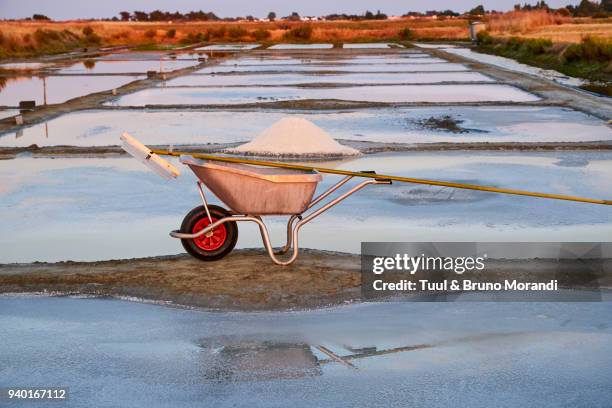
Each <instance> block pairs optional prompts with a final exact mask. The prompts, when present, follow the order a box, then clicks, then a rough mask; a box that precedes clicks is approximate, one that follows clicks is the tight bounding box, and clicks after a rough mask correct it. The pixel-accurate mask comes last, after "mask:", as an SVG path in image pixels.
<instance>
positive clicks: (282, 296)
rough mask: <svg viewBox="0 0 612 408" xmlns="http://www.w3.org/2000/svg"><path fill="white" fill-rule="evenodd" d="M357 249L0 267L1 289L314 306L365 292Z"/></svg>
mask: <svg viewBox="0 0 612 408" xmlns="http://www.w3.org/2000/svg"><path fill="white" fill-rule="evenodd" d="M360 284H361V276H360V258H359V256H358V255H351V254H343V253H336V252H326V251H316V250H302V251H301V253H300V257H299V258H298V260H297V261H296V262H295V263H294V264H293V265H290V266H285V267H282V266H277V265H275V264H273V263H272V262H271V261H270V258H268V256H267V255H266V254H265V252H264V251H260V250H236V251H234V252H233V253H232V254H231V255H229V256H228V257H227V258H225V259H223V260H221V261H218V262H202V261H199V260H196V259H194V258H192V257H190V256H188V255H175V256H164V257H153V258H140V259H125V260H111V261H101V262H58V263H38V262H36V263H31V264H6V265H0V293H23V292H47V293H51V294H85V295H95V296H115V297H137V298H142V299H147V300H156V301H162V302H171V303H175V304H178V305H186V306H195V307H204V308H213V309H226V310H274V309H292V308H310V307H320V306H327V305H333V304H339V303H342V302H345V301H350V300H356V299H359V297H360V286H359V285H360Z"/></svg>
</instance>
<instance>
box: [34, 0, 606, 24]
mask: <svg viewBox="0 0 612 408" xmlns="http://www.w3.org/2000/svg"><path fill="white" fill-rule="evenodd" d="M514 10H515V11H531V10H547V11H550V12H556V13H560V14H565V15H568V16H569V15H571V16H575V17H606V16H610V15H612V0H601V1H599V2H597V1H590V0H581V1H580V4H578V5H577V6H574V5H571V4H570V5H567V6H565V7H562V8H560V9H552V8H550V7H549V6H548V4H547V3H546V1H545V0H538V1H537V2H536V3H535V4H530V3H524V4H520V3H519V4H516V5H515V6H514ZM487 13H500V12H498V11H495V10H489V11H487V10H485V8H484V6H483V5H479V6H476V7H474V8H473V9H471V10H469V11H468V12H466V13H463V14H460V13H457V12H455V11H453V10H440V11H438V10H429V11H426V12H418V11H410V12H407V13H405V14H404V15H403V16H402V17H432V16H440V17H458V16H461V15H469V16H482V15H485V14H487ZM267 17H268V20H270V21H275V20H276V13H275V12H273V11H271V12H269V13H268V16H267ZM323 18H324V19H326V20H356V21H359V20H386V19H387V18H388V16H387V15H386V14H385V13H382V12H381V11H380V10H378V11H377V12H376V13H373V12H371V11H369V10H367V11H366V12H365V13H363V14H345V13H342V14H336V13H334V14H329V15H327V16H324V17H323ZM283 19H284V20H289V21H299V20H301V17H300V15H299V14H298V13H297V12H296V11H294V12H292V13H291V14H290V15H288V16H285V17H283ZM25 20H38V21H41V20H42V21H44V20H50V18H49V17H47V16H46V15H44V14H34V15H33V16H32V17H27V18H25ZM102 20H112V21H237V20H248V21H255V20H256V18H255V17H253V16H246V17H225V18H220V17H219V16H217V15H216V14H215V13H213V12H211V11H208V12H205V11H202V10H199V11H190V12H188V13H184V14H183V13H181V12H178V11H175V12H174V13H172V12H168V11H161V10H154V11H151V12H150V13H147V12H146V11H133V12H131V13H130V12H129V11H121V12H120V13H119V16H118V17H113V18H112V19H102Z"/></svg>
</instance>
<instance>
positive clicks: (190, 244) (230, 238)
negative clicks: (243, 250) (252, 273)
mask: <svg viewBox="0 0 612 408" xmlns="http://www.w3.org/2000/svg"><path fill="white" fill-rule="evenodd" d="M208 210H209V211H210V216H211V217H212V218H213V219H215V218H216V219H217V220H220V219H221V218H224V217H229V216H231V214H230V213H229V212H227V210H226V209H225V208H223V207H219V206H217V205H209V206H208ZM203 218H208V215H207V214H206V209H205V208H204V206H203V205H201V206H199V207H196V208H194V209H193V210H191V211H189V214H187V215H186V216H185V218H184V219H183V223H182V224H181V232H186V233H192V232H193V229H194V227H195V226H196V224H197V223H198V221H200V220H201V219H203ZM223 226H224V227H225V230H226V238H225V241H224V242H223V245H221V246H220V247H219V248H216V249H214V250H206V249H204V248H201V247H200V246H198V245H197V244H196V243H195V241H194V240H193V239H181V244H183V248H185V251H187V253H189V255H191V256H193V257H195V258H198V259H200V260H202V261H216V260H219V259H221V258H223V257H225V256H226V255H227V254H229V253H230V252H232V250H233V249H234V247H235V246H236V242H237V241H238V226H237V225H236V222H235V221H230V222H226V223H224V224H223Z"/></svg>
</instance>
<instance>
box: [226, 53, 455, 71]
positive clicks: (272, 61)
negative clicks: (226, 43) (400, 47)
mask: <svg viewBox="0 0 612 408" xmlns="http://www.w3.org/2000/svg"><path fill="white" fill-rule="evenodd" d="M444 62H447V61H446V60H443V59H441V58H434V57H431V56H429V55H418V54H417V55H407V56H406V57H405V58H396V57H390V56H380V57H374V56H373V57H371V58H367V59H366V58H352V57H350V56H347V57H346V58H339V57H338V56H333V57H329V56H327V57H323V56H321V57H316V58H307V57H306V56H304V57H303V58H267V57H266V58H253V57H248V58H237V59H228V60H225V61H221V62H220V63H219V64H218V66H232V67H235V66H244V67H248V66H261V67H265V66H272V67H277V66H278V65H291V66H293V65H309V66H318V65H322V66H326V65H330V66H331V65H342V66H344V65H345V64H351V65H352V64H357V65H380V64H385V65H394V66H391V67H388V68H389V69H390V70H398V69H400V68H402V67H401V65H406V64H438V63H444ZM292 68H293V67H287V70H290V69H292ZM324 69H327V68H324ZM338 69H341V67H338Z"/></svg>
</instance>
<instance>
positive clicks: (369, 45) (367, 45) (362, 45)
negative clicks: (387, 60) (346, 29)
mask: <svg viewBox="0 0 612 408" xmlns="http://www.w3.org/2000/svg"><path fill="white" fill-rule="evenodd" d="M392 47H402V48H403V47H404V46H403V45H401V44H385V43H358V44H342V48H348V49H351V48H352V49H363V48H385V49H388V48H392Z"/></svg>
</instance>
